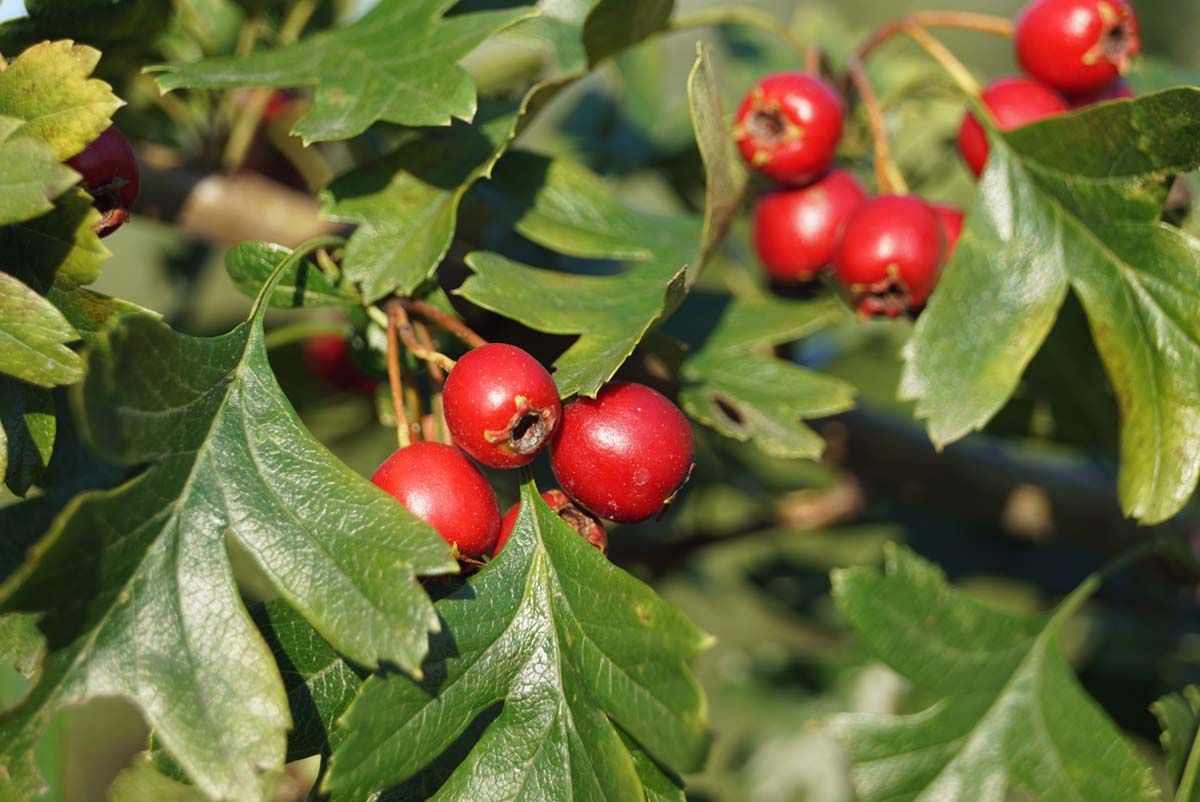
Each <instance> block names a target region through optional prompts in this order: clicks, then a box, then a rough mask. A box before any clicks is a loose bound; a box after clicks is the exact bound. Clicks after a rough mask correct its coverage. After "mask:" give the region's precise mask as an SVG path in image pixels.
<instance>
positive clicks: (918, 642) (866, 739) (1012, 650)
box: [833, 547, 1159, 802]
mask: <svg viewBox="0 0 1200 802" xmlns="http://www.w3.org/2000/svg"><path fill="white" fill-rule="evenodd" d="M1098 584H1099V581H1098V579H1096V578H1094V577H1093V578H1092V579H1089V580H1088V581H1087V582H1085V583H1084V584H1083V585H1081V586H1080V587H1079V588H1078V589H1077V590H1076V591H1075V592H1074V593H1072V594H1071V596H1069V597H1068V598H1067V599H1066V600H1065V601H1064V602H1063V603H1062V604H1061V605H1060V606H1059V607H1058V609H1057V610H1055V611H1054V613H1053V614H1052V615H1049V616H1039V617H1021V616H1013V615H1008V614H1005V613H999V612H996V611H993V610H990V609H988V608H986V607H983V606H982V605H980V604H978V603H977V602H975V601H974V600H972V599H971V598H970V597H968V596H967V595H966V594H964V593H961V592H959V591H956V590H954V589H952V588H950V587H948V586H947V584H946V580H945V577H944V576H943V575H942V573H941V572H940V571H939V570H938V569H937V568H936V567H935V566H933V565H931V564H929V563H927V562H925V561H924V560H922V559H920V558H919V557H917V556H915V555H914V554H912V553H911V552H908V551H906V550H904V549H900V548H894V547H893V548H892V549H891V550H890V552H889V554H888V559H887V568H886V573H885V574H879V573H878V572H876V571H875V570H872V569H865V568H855V569H847V570H840V571H835V572H834V573H833V590H834V598H835V600H836V601H837V604H838V607H839V609H840V610H841V611H842V613H843V614H844V615H845V616H846V618H847V619H848V620H849V621H850V623H851V625H852V626H853V627H854V629H855V631H856V632H857V633H858V635H859V637H861V638H862V639H863V641H864V642H865V643H866V645H867V646H868V647H869V648H870V649H871V651H873V652H874V653H875V655H876V656H877V657H879V658H880V659H881V660H883V661H884V662H886V663H887V664H888V665H890V666H891V667H892V668H894V669H895V670H896V671H898V672H900V673H901V674H902V675H903V676H905V677H906V678H907V679H909V680H910V681H911V682H912V683H913V684H914V685H915V686H916V687H917V688H919V689H921V690H922V691H925V692H927V693H929V694H931V695H934V696H936V697H939V698H940V700H939V701H938V702H937V703H935V704H934V705H933V706H932V707H930V708H929V709H928V710H925V711H923V712H921V713H917V714H915V715H907V716H887V715H877V714H854V715H843V716H839V717H837V718H836V719H835V720H834V722H833V729H834V731H835V733H836V734H838V735H839V736H840V737H842V738H843V739H845V741H846V742H847V743H848V744H849V747H850V750H851V753H852V759H853V763H854V768H853V772H852V774H853V779H854V784H855V786H856V788H857V790H858V794H859V798H860V799H862V800H863V802H883V800H887V801H888V802H907V801H908V800H912V801H913V802H915V800H928V799H938V800H942V802H1003V801H1004V800H1006V799H1012V798H1014V797H1025V798H1029V799H1040V800H1047V801H1049V800H1078V799H1087V800H1112V801H1113V802H1118V801H1119V802H1135V801H1139V800H1145V802H1150V800H1157V799H1159V793H1158V790H1157V788H1156V787H1155V786H1154V782H1153V778H1152V776H1151V772H1150V768H1149V766H1147V765H1146V764H1145V762H1144V761H1143V760H1142V758H1141V757H1140V756H1139V755H1138V754H1137V753H1136V752H1135V751H1134V750H1133V748H1132V747H1131V746H1130V744H1129V743H1128V742H1127V741H1126V740H1125V739H1124V738H1123V737H1122V736H1121V734H1120V732H1119V731H1118V730H1117V728H1116V727H1115V726H1114V725H1113V723H1112V721H1111V720H1109V718H1108V717H1107V716H1106V715H1105V714H1104V712H1103V711H1102V710H1101V708H1100V707H1099V705H1097V704H1096V703H1095V702H1094V701H1093V700H1092V699H1091V698H1090V697H1088V696H1087V694H1086V693H1085V692H1084V691H1083V689H1082V688H1081V687H1080V685H1079V682H1078V680H1077V679H1076V678H1075V676H1074V675H1073V674H1072V673H1071V669H1070V667H1069V666H1068V665H1067V662H1066V659H1065V658H1064V657H1063V654H1062V649H1061V644H1060V638H1061V633H1062V628H1063V625H1064V624H1065V623H1066V622H1067V621H1068V620H1069V619H1070V618H1071V617H1072V616H1073V615H1074V614H1075V613H1076V612H1077V611H1078V609H1079V607H1080V606H1082V605H1083V604H1084V603H1085V602H1086V601H1087V599H1088V598H1089V597H1090V596H1091V594H1092V593H1094V592H1095V590H1096V587H1097V586H1098Z"/></svg>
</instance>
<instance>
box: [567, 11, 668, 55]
mask: <svg viewBox="0 0 1200 802" xmlns="http://www.w3.org/2000/svg"><path fill="white" fill-rule="evenodd" d="M674 10H675V0H638V1H637V2H628V0H623V1H622V0H618V2H598V3H596V4H595V7H594V8H593V9H592V12H591V13H590V14H589V15H588V18H587V23H586V24H585V25H584V28H583V43H584V47H585V48H586V49H587V54H588V60H589V61H590V62H591V63H592V64H595V63H597V62H599V61H602V60H603V59H606V58H608V57H609V56H611V55H613V54H615V53H618V52H620V51H622V50H624V49H625V48H627V47H629V46H630V45H633V44H636V43H638V42H640V41H642V40H643V39H645V38H646V37H648V36H650V35H651V34H655V33H658V32H659V31H662V30H665V29H666V27H667V25H668V24H669V23H670V21H671V14H672V12H674Z"/></svg>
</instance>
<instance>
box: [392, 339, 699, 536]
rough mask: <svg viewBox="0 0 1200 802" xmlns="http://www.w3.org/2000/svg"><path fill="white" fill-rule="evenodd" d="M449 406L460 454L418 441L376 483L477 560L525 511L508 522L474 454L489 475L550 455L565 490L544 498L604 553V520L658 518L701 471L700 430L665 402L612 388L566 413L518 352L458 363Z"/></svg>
mask: <svg viewBox="0 0 1200 802" xmlns="http://www.w3.org/2000/svg"><path fill="white" fill-rule="evenodd" d="M443 403H444V410H445V418H446V427H447V429H448V430H449V432H450V436H451V438H452V439H453V441H454V444H455V446H457V448H455V447H451V446H447V445H442V444H440V443H433V442H421V443H414V444H412V445H410V446H407V447H405V448H402V449H400V450H399V451H397V452H395V453H394V454H392V455H391V456H390V457H388V459H387V460H386V461H384V463H383V464H382V465H381V466H380V467H379V469H378V470H377V471H376V472H375V475H374V476H372V477H371V481H373V482H374V483H375V484H376V485H378V486H379V487H381V488H383V489H384V490H386V491H387V492H388V493H390V494H391V495H392V496H394V497H395V498H396V499H397V500H398V501H399V502H400V503H401V504H403V505H404V507H405V508H407V509H408V510H409V511H410V512H412V513H413V514H414V515H416V516H417V517H419V518H421V519H422V520H424V521H425V522H426V523H428V524H429V525H430V526H432V527H433V528H434V529H436V530H437V531H438V532H439V533H441V535H442V537H444V538H445V539H446V540H447V541H448V542H450V543H452V544H454V545H455V546H456V547H457V549H458V552H459V554H460V555H462V556H464V557H467V558H470V559H480V558H482V557H484V556H487V555H493V556H494V555H496V554H499V553H500V550H501V549H502V548H503V547H504V544H505V543H506V542H507V541H508V536H509V534H510V533H511V532H512V528H513V525H514V524H515V523H516V519H517V514H518V511H519V510H518V507H517V506H514V507H512V508H511V509H510V510H508V512H507V513H505V515H504V517H503V519H501V516H500V507H499V505H498V503H497V501H496V494H495V493H494V492H493V490H492V488H491V485H489V484H488V482H487V479H485V478H484V476H483V474H482V473H481V472H480V471H479V469H478V468H477V467H476V466H475V464H474V463H473V462H472V461H471V460H470V459H469V458H468V455H470V457H474V458H475V459H476V460H478V461H479V462H480V463H482V464H484V465H486V466H488V467H490V468H518V467H521V466H523V465H528V464H529V463H531V462H532V461H533V460H534V459H535V458H536V457H537V455H538V454H539V453H540V452H541V451H542V449H543V448H545V447H547V446H549V449H550V466H551V469H552V470H553V471H554V476H555V478H556V479H557V480H558V483H559V484H560V485H561V486H562V488H563V489H562V490H549V491H547V492H545V493H543V494H542V498H543V499H544V500H545V501H546V502H547V503H548V504H549V505H550V507H551V508H552V509H553V510H554V511H555V512H557V513H558V514H559V515H560V516H561V517H562V518H563V520H565V521H566V522H567V523H568V524H570V525H571V526H572V527H573V528H574V529H575V530H576V531H578V532H579V533H580V534H581V535H583V536H584V537H585V538H586V539H587V540H588V542H590V543H592V544H593V545H595V546H596V547H597V548H599V549H600V550H601V551H603V550H604V549H605V547H606V545H607V538H606V535H605V532H604V527H603V526H602V525H601V523H600V521H599V518H606V519H608V520H610V521H617V522H620V523H635V522H638V521H644V520H646V519H648V518H652V517H654V516H655V515H657V514H658V513H659V512H661V511H662V509H663V508H664V506H666V505H667V504H668V503H670V501H671V500H672V498H674V496H675V494H676V493H677V492H678V490H679V488H680V487H682V486H683V484H684V482H686V481H687V478H688V475H689V474H690V473H691V470H692V457H693V454H694V451H695V443H694V440H693V437H692V430H691V426H690V425H689V424H688V422H687V419H686V418H685V417H684V416H683V413H682V412H680V411H679V408H678V407H676V406H675V405H674V404H673V403H671V401H669V400H668V399H667V398H666V397H665V396H663V395H662V394H661V393H659V392H658V391H656V390H654V389H652V388H650V387H647V386H645V385H642V384H633V383H630V382H610V383H608V384H606V385H605V386H604V387H602V388H601V389H600V392H599V393H598V394H597V395H596V397H595V398H579V399H577V400H575V401H573V402H571V403H569V404H567V405H566V406H563V405H562V404H561V403H560V401H559V394H558V387H557V386H555V384H554V380H553V379H552V378H551V377H550V374H549V373H548V372H547V371H546V369H545V368H544V367H542V365H541V364H540V363H539V362H538V361H537V360H536V359H534V358H533V357H532V356H530V355H529V354H528V353H526V352H525V351H523V350H521V349H520V348H517V347H515V346H512V345H505V344H501V343H493V344H490V345H484V346H481V347H479V348H476V349H474V350H472V351H470V352H468V353H467V354H466V355H465V356H464V357H463V358H462V359H460V360H458V362H457V364H455V366H454V368H453V370H451V371H450V375H449V376H448V377H447V378H446V384H445V388H444V396H443ZM464 452H465V453H464Z"/></svg>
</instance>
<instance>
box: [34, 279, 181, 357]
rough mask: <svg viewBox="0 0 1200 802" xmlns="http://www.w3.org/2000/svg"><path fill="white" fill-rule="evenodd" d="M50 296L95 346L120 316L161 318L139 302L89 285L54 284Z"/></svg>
mask: <svg viewBox="0 0 1200 802" xmlns="http://www.w3.org/2000/svg"><path fill="white" fill-rule="evenodd" d="M46 297H47V298H49V299H50V302H51V303H53V304H54V305H55V306H56V307H58V311H60V312H62V313H63V317H65V318H66V319H67V322H68V323H70V324H71V328H73V329H75V331H76V333H78V334H79V336H80V337H81V338H82V339H83V341H84V342H85V343H87V344H88V345H91V346H95V345H99V344H100V333H101V332H102V331H104V329H105V327H107V326H108V325H109V324H110V323H111V322H112V321H114V320H116V319H117V318H121V317H125V316H126V315H140V316H142V317H148V318H153V319H156V320H157V319H158V318H159V317H160V315H159V314H158V313H157V312H151V311H150V310H148V309H143V308H142V307H140V306H138V305H137V304H135V303H130V302H129V301H123V300H121V299H120V298H110V297H109V296H107V295H104V294H103V293H99V292H94V291H92V290H89V289H87V288H86V287H67V288H62V287H57V286H56V287H51V288H50V291H49V292H48V293H47V294H46Z"/></svg>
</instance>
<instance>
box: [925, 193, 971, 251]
mask: <svg viewBox="0 0 1200 802" xmlns="http://www.w3.org/2000/svg"><path fill="white" fill-rule="evenodd" d="M932 208H933V213H934V214H936V215H937V216H938V220H939V221H941V224H942V233H943V234H945V235H946V260H947V261H949V259H950V257H951V256H953V255H954V246H956V245H958V238H959V237H961V236H962V230H963V223H964V222H966V215H965V214H964V213H963V210H962V209H959V208H958V207H956V206H947V205H946V204H944V203H935V204H933V205H932Z"/></svg>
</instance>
